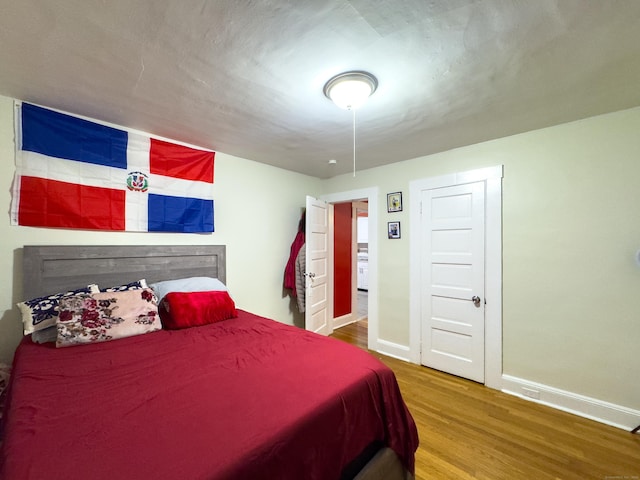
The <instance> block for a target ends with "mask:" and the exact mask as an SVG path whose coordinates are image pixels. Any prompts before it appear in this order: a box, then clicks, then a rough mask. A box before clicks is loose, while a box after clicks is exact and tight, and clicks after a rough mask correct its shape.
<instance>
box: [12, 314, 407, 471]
mask: <svg viewBox="0 0 640 480" xmlns="http://www.w3.org/2000/svg"><path fill="white" fill-rule="evenodd" d="M3 421H4V424H3V436H4V441H3V445H2V450H1V455H0V462H1V463H0V471H1V472H2V475H3V477H2V478H5V479H7V480H18V479H34V480H36V479H47V480H55V479H64V480H74V479H82V480H86V479H88V478H91V479H95V480H101V479H105V480H106V479H109V480H112V479H118V480H127V479H136V480H138V479H144V478H153V479H158V480H161V479H167V480H168V479H210V480H222V479H276V478H277V479H280V480H287V479H300V478H305V479H318V480H320V479H322V480H329V479H339V478H349V475H350V474H349V473H348V472H350V471H353V470H354V468H355V467H356V466H357V465H358V464H361V463H362V462H363V460H366V459H367V457H368V456H373V454H375V452H376V451H377V450H378V449H379V448H380V447H388V448H389V449H391V450H392V451H393V452H394V453H395V455H397V457H398V458H399V460H400V462H401V464H402V465H403V467H404V468H405V470H406V471H408V472H413V469H414V464H413V462H414V452H415V450H416V448H417V445H418V436H417V431H416V427H415V424H414V422H413V419H412V417H411V414H410V413H409V411H408V410H407V408H406V406H405V404H404V402H403V400H402V396H401V394H400V391H399V388H398V385H397V382H396V379H395V376H394V374H393V372H392V371H391V370H390V369H389V368H388V367H386V366H385V365H384V364H382V363H381V362H380V361H379V360H377V359H376V358H375V357H373V356H372V355H370V354H369V353H367V352H365V351H363V350H360V349H357V348H355V347H353V346H351V345H348V344H346V343H343V342H340V341H338V340H336V339H332V338H327V337H322V336H319V335H316V334H313V333H310V332H307V331H304V330H300V329H298V328H296V327H292V326H288V325H284V324H281V323H279V322H275V321H273V320H270V319H267V318H264V317H260V316H257V315H253V314H251V313H248V312H245V311H242V310H238V317H237V318H233V319H229V320H225V321H222V322H218V323H214V324H210V325H206V326H201V327H195V328H188V329H184V330H172V331H169V330H160V331H157V332H153V333H148V334H145V335H139V336H135V337H129V338H125V339H120V340H116V341H110V342H103V343H96V344H90V345H82V346H75V347H70V348H55V345H53V344H43V345H39V344H34V343H33V342H31V340H30V338H29V337H25V338H24V339H23V341H22V343H21V344H20V346H19V347H18V349H17V351H16V354H15V360H14V365H13V373H12V377H11V382H10V385H9V392H8V399H7V404H6V408H5V415H4V418H3ZM355 469H356V470H357V468H355Z"/></svg>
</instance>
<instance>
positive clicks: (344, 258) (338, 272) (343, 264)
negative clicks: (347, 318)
mask: <svg viewBox="0 0 640 480" xmlns="http://www.w3.org/2000/svg"><path fill="white" fill-rule="evenodd" d="M351 242H352V238H351V203H337V204H335V205H334V206H333V269H334V275H333V316H334V318H337V317H341V316H343V315H347V314H349V313H351V253H352V252H351Z"/></svg>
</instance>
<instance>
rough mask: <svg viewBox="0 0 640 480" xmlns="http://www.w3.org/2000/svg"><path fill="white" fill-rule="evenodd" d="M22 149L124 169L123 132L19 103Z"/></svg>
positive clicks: (125, 139) (125, 165) (125, 134)
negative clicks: (20, 109)
mask: <svg viewBox="0 0 640 480" xmlns="http://www.w3.org/2000/svg"><path fill="white" fill-rule="evenodd" d="M22 149H23V150H28V151H31V152H36V153H41V154H43V155H47V156H49V157H56V158H66V159H67V160H76V161H79V162H87V163H93V164H97V165H106V166H109V167H116V168H125V169H126V168H127V132H125V131H123V130H118V129H116V128H111V127H107V126H104V125H100V124H97V123H93V122H89V121H87V120H83V119H81V118H76V117H71V116H69V115H65V114H63V113H58V112H54V111H52V110H48V109H46V108H41V107H37V106H35V105H31V104H28V103H23V104H22Z"/></svg>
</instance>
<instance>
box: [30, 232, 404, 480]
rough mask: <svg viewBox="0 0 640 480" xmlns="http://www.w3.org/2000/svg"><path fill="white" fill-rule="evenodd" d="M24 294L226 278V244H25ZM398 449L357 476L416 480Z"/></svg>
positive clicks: (356, 478) (368, 479)
mask: <svg viewBox="0 0 640 480" xmlns="http://www.w3.org/2000/svg"><path fill="white" fill-rule="evenodd" d="M23 274H24V276H23V297H24V298H36V297H40V296H43V295H50V294H53V293H56V292H61V291H65V290H72V289H76V288H80V287H83V286H86V285H88V284H91V283H97V284H98V285H100V286H101V287H108V286H112V285H119V284H122V283H125V282H135V281H137V280H140V279H142V278H144V279H146V281H147V283H149V284H151V283H154V282H159V281H163V280H171V279H176V278H185V277H196V276H202V277H213V278H218V279H220V280H221V281H222V282H224V283H226V278H227V276H226V246H225V245H168V246H167V245H155V246H143V245H119V246H115V245H111V246H100V245H90V246H87V245H82V246H74V245H64V246H60V245H53V246H25V247H24V251H23ZM411 479H413V476H412V475H411V474H410V473H409V472H407V471H405V469H404V467H403V466H402V464H401V462H400V460H399V459H398V457H397V455H396V454H395V452H394V451H393V450H391V449H389V448H382V449H381V450H379V451H378V453H377V454H376V455H375V456H374V457H373V458H372V459H371V460H370V461H369V462H368V463H366V465H364V467H363V468H362V469H360V470H359V473H357V475H355V476H354V477H353V480H411Z"/></svg>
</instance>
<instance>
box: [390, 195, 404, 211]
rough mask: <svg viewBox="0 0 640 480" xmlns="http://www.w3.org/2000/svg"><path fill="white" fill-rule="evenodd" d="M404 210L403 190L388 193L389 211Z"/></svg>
mask: <svg viewBox="0 0 640 480" xmlns="http://www.w3.org/2000/svg"><path fill="white" fill-rule="evenodd" d="M401 211H402V192H393V193H387V212H388V213H392V212H401Z"/></svg>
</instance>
